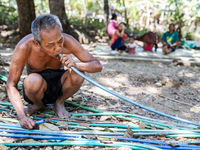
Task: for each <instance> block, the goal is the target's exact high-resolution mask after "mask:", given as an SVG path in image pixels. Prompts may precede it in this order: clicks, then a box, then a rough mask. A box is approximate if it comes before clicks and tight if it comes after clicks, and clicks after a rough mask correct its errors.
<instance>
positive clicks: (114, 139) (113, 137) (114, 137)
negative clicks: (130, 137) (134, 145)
mask: <svg viewBox="0 0 200 150" xmlns="http://www.w3.org/2000/svg"><path fill="white" fill-rule="evenodd" d="M110 140H111V141H117V140H118V138H117V137H116V136H112V137H111V139H110Z"/></svg>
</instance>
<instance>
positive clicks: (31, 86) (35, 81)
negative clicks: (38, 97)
mask: <svg viewBox="0 0 200 150" xmlns="http://www.w3.org/2000/svg"><path fill="white" fill-rule="evenodd" d="M24 87H25V89H26V92H27V91H29V92H31V93H35V92H38V91H40V90H41V89H44V90H45V88H46V82H45V81H44V79H43V78H42V76H41V75H39V74H37V73H32V74H30V75H29V76H28V77H26V79H25V80H24ZM29 92H28V93H29Z"/></svg>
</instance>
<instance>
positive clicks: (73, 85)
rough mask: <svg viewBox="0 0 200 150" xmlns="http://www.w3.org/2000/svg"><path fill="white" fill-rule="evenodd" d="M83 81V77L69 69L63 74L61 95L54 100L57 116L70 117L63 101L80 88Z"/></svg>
mask: <svg viewBox="0 0 200 150" xmlns="http://www.w3.org/2000/svg"><path fill="white" fill-rule="evenodd" d="M83 81H84V79H83V78H82V77H80V76H79V75H78V74H76V73H75V72H74V71H72V70H71V69H69V70H68V71H67V72H65V73H64V74H63V76H62V78H61V85H62V91H63V95H62V96H61V97H59V98H58V99H57V100H56V102H55V109H56V111H57V115H58V117H59V118H69V117H70V114H69V112H68V111H67V110H66V109H65V106H64V102H65V100H66V99H67V98H69V97H71V96H72V95H73V94H74V93H76V92H77V91H78V90H79V89H80V87H81V85H82V83H83Z"/></svg>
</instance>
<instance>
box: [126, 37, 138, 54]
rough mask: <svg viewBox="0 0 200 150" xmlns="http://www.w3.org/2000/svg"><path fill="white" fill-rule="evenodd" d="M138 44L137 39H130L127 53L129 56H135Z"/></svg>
mask: <svg viewBox="0 0 200 150" xmlns="http://www.w3.org/2000/svg"><path fill="white" fill-rule="evenodd" d="M136 46H137V45H136V43H135V39H134V37H133V36H131V37H130V38H129V43H128V44H127V52H128V53H129V54H135V48H136Z"/></svg>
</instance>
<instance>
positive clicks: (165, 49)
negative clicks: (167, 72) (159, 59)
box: [162, 45, 167, 55]
mask: <svg viewBox="0 0 200 150" xmlns="http://www.w3.org/2000/svg"><path fill="white" fill-rule="evenodd" d="M162 51H163V55H166V54H167V45H166V46H164V47H163V48H162Z"/></svg>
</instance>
